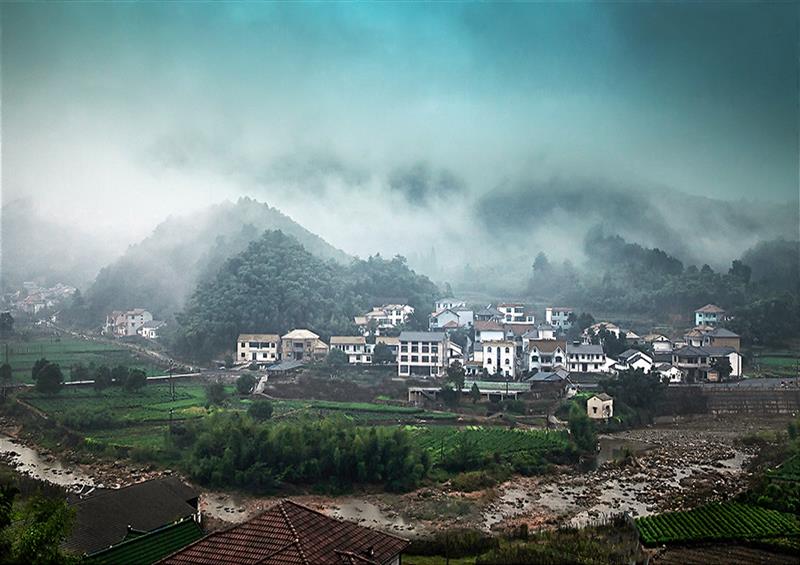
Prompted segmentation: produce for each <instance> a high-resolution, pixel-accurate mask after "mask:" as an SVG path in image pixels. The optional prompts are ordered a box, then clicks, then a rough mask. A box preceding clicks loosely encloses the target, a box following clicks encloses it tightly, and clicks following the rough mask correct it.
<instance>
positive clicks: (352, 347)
mask: <svg viewBox="0 0 800 565" xmlns="http://www.w3.org/2000/svg"><path fill="white" fill-rule="evenodd" d="M330 345H331V349H338V350H339V351H342V352H344V353H345V354H346V355H347V362H348V363H350V364H351V365H361V364H367V363H372V353H371V348H369V347H368V346H367V340H366V338H365V337H364V336H349V335H335V336H331V342H330Z"/></svg>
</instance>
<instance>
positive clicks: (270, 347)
mask: <svg viewBox="0 0 800 565" xmlns="http://www.w3.org/2000/svg"><path fill="white" fill-rule="evenodd" d="M280 354H281V338H280V337H279V336H278V334H240V335H239V339H237V340H236V361H237V363H252V362H253V361H255V362H256V363H257V364H259V365H272V364H274V363H277V362H278V360H279V359H280Z"/></svg>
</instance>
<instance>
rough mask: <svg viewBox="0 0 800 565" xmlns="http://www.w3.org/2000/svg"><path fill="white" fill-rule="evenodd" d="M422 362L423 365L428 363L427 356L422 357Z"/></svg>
mask: <svg viewBox="0 0 800 565" xmlns="http://www.w3.org/2000/svg"><path fill="white" fill-rule="evenodd" d="M422 362H423V363H429V361H428V356H427V355H423V356H422Z"/></svg>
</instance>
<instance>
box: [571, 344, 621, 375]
mask: <svg viewBox="0 0 800 565" xmlns="http://www.w3.org/2000/svg"><path fill="white" fill-rule="evenodd" d="M567 363H568V367H567V369H568V370H569V371H570V372H573V371H575V372H580V373H608V372H610V370H611V365H613V362H612V363H611V364H609V362H608V360H607V359H606V354H605V353H604V352H603V346H601V345H593V344H585V343H575V342H573V343H570V344H567Z"/></svg>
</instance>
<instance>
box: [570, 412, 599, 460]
mask: <svg viewBox="0 0 800 565" xmlns="http://www.w3.org/2000/svg"><path fill="white" fill-rule="evenodd" d="M569 433H570V435H571V436H572V441H574V442H575V445H576V446H577V447H578V449H580V450H581V451H584V452H586V453H589V452H592V453H593V452H594V451H595V449H596V448H597V434H596V433H595V431H594V426H593V425H592V421H591V420H590V419H589V416H588V415H587V414H586V409H585V407H584V408H582V407H581V406H579V405H578V404H577V403H573V404H572V407H571V408H570V411H569Z"/></svg>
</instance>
